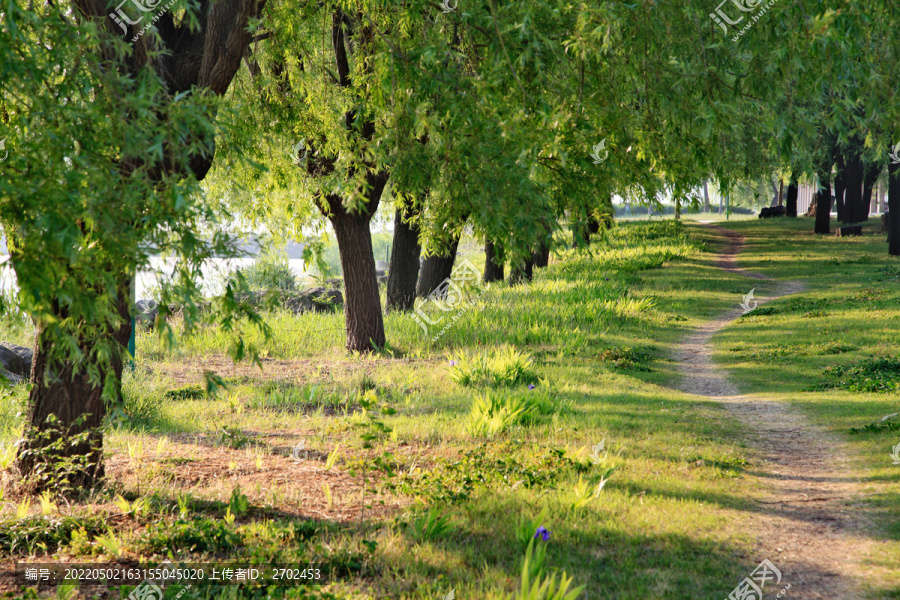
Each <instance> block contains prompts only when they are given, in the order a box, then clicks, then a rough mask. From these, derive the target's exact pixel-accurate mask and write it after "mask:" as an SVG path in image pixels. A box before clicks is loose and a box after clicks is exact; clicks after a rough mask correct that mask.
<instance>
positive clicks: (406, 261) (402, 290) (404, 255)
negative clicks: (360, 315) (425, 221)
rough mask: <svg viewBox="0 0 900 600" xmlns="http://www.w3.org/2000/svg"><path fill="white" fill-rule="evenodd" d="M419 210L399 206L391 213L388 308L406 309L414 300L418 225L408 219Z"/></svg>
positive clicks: (390, 309)
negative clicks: (392, 239) (391, 244)
mask: <svg viewBox="0 0 900 600" xmlns="http://www.w3.org/2000/svg"><path fill="white" fill-rule="evenodd" d="M416 216H418V210H416V209H410V208H408V207H404V208H398V209H397V211H396V213H395V214H394V245H393V253H392V254H391V266H390V271H389V272H388V282H387V301H386V306H385V309H386V310H387V312H392V311H394V312H409V311H411V310H412V309H413V306H414V304H415V301H416V281H418V279H419V255H420V254H421V252H422V247H421V246H420V245H419V231H420V228H419V225H418V223H416V222H411V219H413V218H414V217H416Z"/></svg>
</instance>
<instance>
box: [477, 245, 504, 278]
mask: <svg viewBox="0 0 900 600" xmlns="http://www.w3.org/2000/svg"><path fill="white" fill-rule="evenodd" d="M482 281H484V282H485V283H492V282H494V281H503V260H502V259H501V258H500V257H499V253H498V252H497V249H496V245H495V244H494V242H491V241H488V242H485V244H484V275H483V276H482Z"/></svg>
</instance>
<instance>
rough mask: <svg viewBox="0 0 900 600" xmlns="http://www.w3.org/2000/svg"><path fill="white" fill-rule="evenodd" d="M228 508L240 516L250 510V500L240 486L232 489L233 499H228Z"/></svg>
mask: <svg viewBox="0 0 900 600" xmlns="http://www.w3.org/2000/svg"><path fill="white" fill-rule="evenodd" d="M228 508H229V509H231V512H233V513H234V514H236V515H238V516H241V515H245V514H247V513H248V512H249V511H250V500H249V499H248V498H247V496H246V495H244V494H243V493H241V488H240V486H238V487H236V488H234V489H233V490H231V499H230V500H229V501H228Z"/></svg>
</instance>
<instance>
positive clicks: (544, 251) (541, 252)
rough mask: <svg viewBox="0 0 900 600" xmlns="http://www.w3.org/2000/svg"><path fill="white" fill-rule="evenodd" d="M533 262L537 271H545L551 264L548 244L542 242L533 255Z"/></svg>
mask: <svg viewBox="0 0 900 600" xmlns="http://www.w3.org/2000/svg"><path fill="white" fill-rule="evenodd" d="M531 262H533V263H534V268H536V269H543V268H544V267H546V266H547V265H549V264H550V245H549V244H548V243H547V242H541V243H540V245H539V246H538V247H537V248H536V249H535V251H534V252H532V253H531Z"/></svg>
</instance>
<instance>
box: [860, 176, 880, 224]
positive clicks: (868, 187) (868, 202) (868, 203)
mask: <svg viewBox="0 0 900 600" xmlns="http://www.w3.org/2000/svg"><path fill="white" fill-rule="evenodd" d="M879 175H881V167H880V166H879V165H878V164H876V163H868V164H866V166H865V169H864V170H863V194H862V202H861V204H860V206H859V208H860V214H859V216H860V219H861V220H862V221H868V220H869V213H870V212H872V190H873V189H874V188H875V183H876V182H877V181H878V176H879Z"/></svg>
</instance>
